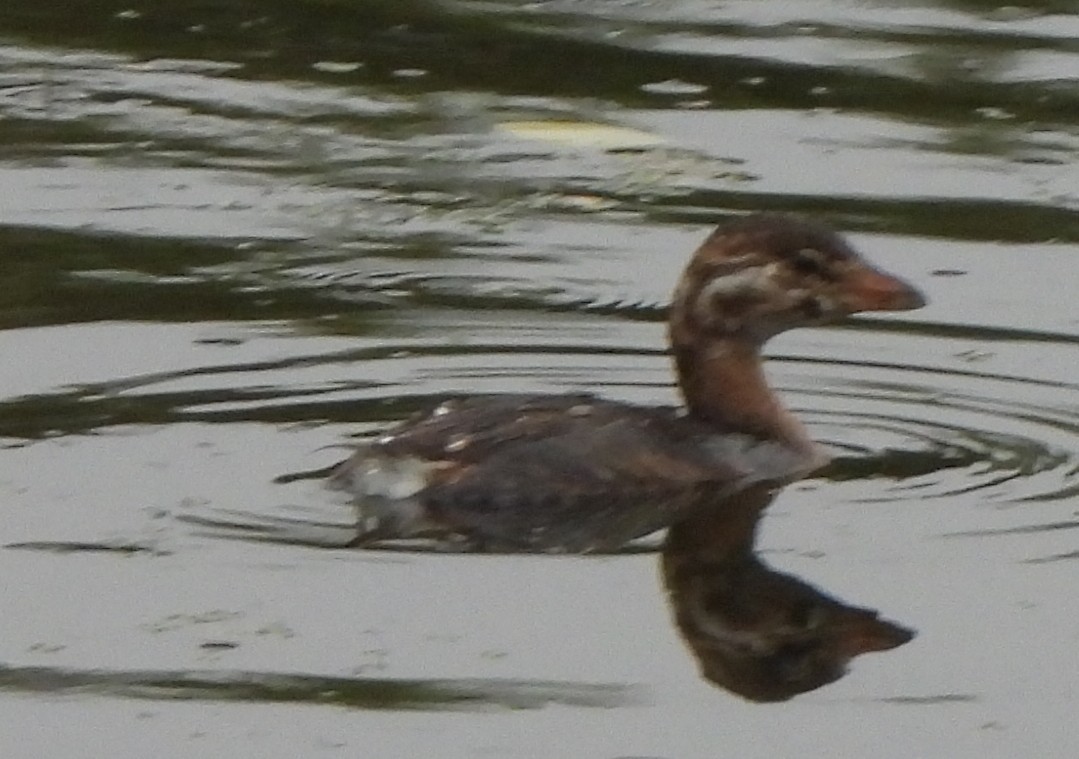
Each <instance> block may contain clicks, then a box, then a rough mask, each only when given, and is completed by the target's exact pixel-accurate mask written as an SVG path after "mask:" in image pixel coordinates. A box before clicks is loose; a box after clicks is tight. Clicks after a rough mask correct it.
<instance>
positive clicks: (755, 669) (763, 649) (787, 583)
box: [661, 486, 914, 701]
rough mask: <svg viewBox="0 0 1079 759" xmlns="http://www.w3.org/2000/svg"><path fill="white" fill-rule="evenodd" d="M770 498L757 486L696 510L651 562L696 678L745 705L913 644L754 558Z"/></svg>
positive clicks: (870, 614)
mask: <svg viewBox="0 0 1079 759" xmlns="http://www.w3.org/2000/svg"><path fill="white" fill-rule="evenodd" d="M773 497H774V492H773V491H771V490H769V489H768V488H766V487H763V486H762V487H760V488H756V489H751V490H748V491H746V492H744V493H743V494H741V496H739V497H737V498H731V499H730V500H729V502H728V503H727V504H725V506H724V508H722V509H704V510H701V511H700V512H699V513H697V514H695V515H693V516H691V517H689V518H687V519H686V520H684V521H682V522H679V523H678V524H676V525H674V526H672V527H671V528H670V530H669V531H668V533H667V538H666V541H665V542H664V545H663V552H662V557H661V567H662V574H663V582H664V584H665V585H666V588H667V597H668V599H669V601H670V604H671V607H672V612H673V616H674V622H675V625H676V626H677V627H678V630H679V632H680V633H681V635H682V637H683V639H684V640H685V642H686V643H687V645H688V646H689V648H690V651H692V653H693V655H694V657H695V658H696V659H697V663H698V665H699V668H700V673H701V675H702V676H703V677H704V678H705V679H707V680H709V681H710V682H712V683H714V684H716V685H718V686H720V687H721V688H725V689H726V690H728V691H731V692H732V693H735V694H737V695H739V696H742V697H743V698H746V699H748V700H750V701H785V700H787V699H789V698H791V697H793V696H796V695H798V694H799V693H805V692H806V691H811V690H814V689H816V688H820V687H821V686H823V685H827V684H829V683H832V682H835V681H836V680H838V679H839V678H841V677H843V675H845V674H846V673H847V665H848V664H849V662H850V661H851V659H853V658H854V657H855V656H858V655H860V654H866V653H871V652H874V651H887V650H890V649H893V648H896V647H898V646H901V645H903V644H904V643H907V642H908V641H910V640H911V639H912V638H913V637H914V631H913V630H910V629H908V628H906V627H902V626H900V625H898V624H895V623H894V622H889V621H887V620H884V619H881V618H880V617H879V616H878V614H877V612H876V611H875V610H873V609H863V608H860V607H858V606H851V605H849V604H846V603H844V602H842V601H840V600H838V599H836V598H833V597H831V596H829V595H827V594H826V593H823V592H821V591H820V590H818V589H816V588H814V587H813V586H812V585H809V584H808V583H805V582H803V581H802V580H800V579H798V578H797V577H793V576H791V575H788V574H784V573H782V572H777V571H775V570H773V569H772V568H771V567H769V566H768V565H767V564H765V563H764V562H762V561H761V560H760V559H759V558H757V556H756V555H755V554H754V552H753V544H754V536H755V534H756V528H757V524H758V522H759V521H760V517H761V515H762V513H763V511H764V509H765V508H766V507H767V506H768V504H769V503H771V501H772V499H773Z"/></svg>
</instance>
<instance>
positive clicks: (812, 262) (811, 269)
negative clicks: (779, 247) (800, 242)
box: [791, 248, 828, 274]
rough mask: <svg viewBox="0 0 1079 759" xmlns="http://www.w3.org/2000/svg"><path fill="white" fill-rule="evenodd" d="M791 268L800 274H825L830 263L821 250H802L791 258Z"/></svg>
mask: <svg viewBox="0 0 1079 759" xmlns="http://www.w3.org/2000/svg"><path fill="white" fill-rule="evenodd" d="M791 266H792V267H793V268H794V270H795V271H796V272H798V273H799V274H823V273H824V272H825V270H826V269H827V268H828V262H827V260H826V259H825V257H824V254H823V253H821V252H820V251H819V250H815V249H814V248H802V249H801V250H799V251H798V252H797V253H795V254H794V256H793V257H792V258H791Z"/></svg>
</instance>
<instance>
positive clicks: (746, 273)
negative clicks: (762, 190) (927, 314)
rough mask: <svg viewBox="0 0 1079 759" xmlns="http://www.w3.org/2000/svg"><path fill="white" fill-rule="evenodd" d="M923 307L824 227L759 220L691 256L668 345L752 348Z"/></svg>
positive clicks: (723, 230) (718, 236) (735, 226)
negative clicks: (865, 315) (783, 336)
mask: <svg viewBox="0 0 1079 759" xmlns="http://www.w3.org/2000/svg"><path fill="white" fill-rule="evenodd" d="M923 305H925V299H924V298H923V297H922V295H921V294H920V293H919V292H918V291H917V290H915V289H914V288H913V287H911V286H910V285H908V284H907V283H906V282H903V281H902V280H900V279H898V278H896V277H893V276H891V275H889V274H885V273H884V272H882V271H880V270H878V269H876V268H874V267H873V266H872V265H870V264H869V263H867V262H866V261H865V260H864V259H863V258H862V257H861V256H860V255H859V254H858V253H857V252H856V251H855V250H854V249H853V248H852V247H851V246H850V245H849V244H848V243H847V242H846V241H845V240H844V239H843V238H842V237H840V236H839V235H838V234H836V233H835V232H833V231H832V230H830V229H828V228H827V227H824V226H822V225H820V224H816V223H813V222H810V221H807V220H804V219H800V218H797V217H791V216H779V215H771V214H759V215H754V216H749V217H746V218H744V219H741V220H739V221H735V222H733V223H731V224H728V225H724V226H722V227H720V228H719V229H717V230H716V231H715V232H713V233H712V235H711V236H710V237H709V238H708V239H707V240H705V241H704V243H703V244H702V245H701V246H700V247H699V248H698V249H697V252H696V253H694V255H693V258H692V259H691V261H690V263H689V265H688V266H687V267H686V270H685V273H684V274H683V276H682V280H681V282H680V283H679V285H678V289H677V291H676V292H675V297H674V303H673V304H672V306H671V317H670V329H671V340H672V342H673V343H674V345H675V346H679V345H683V346H684V345H688V344H694V343H697V344H699V343H700V342H701V341H702V340H703V341H705V342H711V339H714V338H735V339H738V340H741V341H744V342H747V343H750V344H754V345H760V344H762V343H763V342H764V341H766V340H767V339H768V338H770V337H772V336H773V335H776V334H778V333H780V332H783V331H784V330H788V329H792V328H794V327H802V326H811V325H815V324H823V323H826V322H830V321H834V320H835V319H838V318H840V317H843V316H847V315H850V314H853V313H857V312H859V311H903V310H907V309H913V308H919V307H920V306H923Z"/></svg>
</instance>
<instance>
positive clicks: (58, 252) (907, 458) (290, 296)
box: [0, 0, 1079, 757]
mask: <svg viewBox="0 0 1079 759" xmlns="http://www.w3.org/2000/svg"><path fill="white" fill-rule="evenodd" d="M166 5H167V7H165V5H161V4H149V3H147V4H143V5H140V4H137V3H136V4H132V3H131V2H125V3H120V2H109V1H108V0H95V1H94V2H88V3H84V4H82V7H81V10H80V12H79V13H77V14H75V13H72V12H71V11H70V10H69V9H68V6H67V5H66V4H61V3H53V2H49V1H48V0H38V2H35V3H29V2H24V0H9V2H7V3H5V4H4V8H3V9H2V10H0V144H2V145H3V150H2V152H0V351H2V353H3V355H4V356H5V361H4V362H3V365H2V366H0V444H2V446H3V448H2V450H0V503H2V504H3V518H2V519H0V543H2V544H4V545H5V546H10V545H12V544H24V545H23V547H22V548H13V547H7V548H3V549H0V573H2V574H3V576H4V577H5V579H6V581H5V583H4V584H3V590H2V591H0V594H2V595H0V601H2V603H0V605H2V607H3V608H4V610H5V611H4V614H3V622H2V623H0V631H2V635H0V640H2V641H3V642H2V649H0V699H2V700H3V704H4V708H3V710H2V712H3V715H4V716H3V717H0V754H2V755H3V756H4V757H30V756H42V755H64V754H72V753H80V752H83V753H84V752H87V751H89V752H90V753H92V754H93V755H101V756H107V755H108V756H116V757H125V756H132V757H134V756H143V755H146V754H147V753H151V752H152V753H153V754H154V755H155V756H160V757H172V756H175V757H184V756H190V755H191V754H192V752H200V753H202V754H206V755H225V754H226V752H231V753H232V754H235V755H239V756H255V755H258V756H263V757H275V756H281V757H294V756H297V755H305V756H314V755H323V754H327V755H328V754H340V753H341V752H342V751H343V750H344V751H348V752H351V753H356V752H357V751H361V752H364V753H369V754H373V755H378V756H393V757H397V756H400V757H411V756H416V755H420V754H421V753H422V754H438V755H441V756H461V757H466V756H468V757H471V756H483V755H487V756H490V755H498V756H514V757H517V756H519V757H548V756H550V757H556V756H557V757H561V756H567V755H581V756H606V757H618V756H657V757H659V756H663V757H705V756H715V755H716V754H717V753H720V754H731V755H735V754H737V755H742V756H761V757H766V756H767V757H774V756H786V755H792V754H795V753H796V752H797V753H799V754H805V753H806V752H807V751H809V752H810V753H827V754H829V755H833V756H867V755H874V756H895V757H909V756H917V755H927V756H942V755H948V756H978V757H984V756H1001V757H1010V756H1017V755H1029V756H1044V757H1051V756H1060V757H1071V756H1074V755H1075V752H1076V750H1079V733H1077V731H1076V729H1075V728H1074V726H1073V722H1074V720H1073V717H1074V713H1075V711H1076V707H1077V704H1076V691H1077V686H1079V674H1077V673H1079V667H1077V666H1076V662H1077V659H1076V655H1075V650H1076V645H1077V642H1079V602H1077V601H1076V594H1075V593H1074V581H1073V578H1074V567H1075V561H1076V559H1077V557H1079V512H1077V508H1076V503H1077V502H1079V501H1077V500H1076V495H1077V490H1079V453H1077V451H1079V400H1077V399H1079V395H1077V393H1076V390H1077V387H1079V383H1077V381H1076V374H1075V371H1074V368H1075V367H1076V366H1077V365H1079V306H1077V301H1076V298H1075V297H1074V293H1075V292H1076V291H1077V290H1079V263H1077V261H1079V179H1077V176H1076V173H1075V170H1074V166H1075V164H1076V161H1077V159H1079V120H1077V118H1076V114H1077V113H1079V89H1077V88H1076V86H1075V80H1076V79H1077V78H1079V45H1077V44H1076V42H1075V40H1076V39H1079V15H1076V12H1075V9H1074V8H1073V7H1072V4H1071V3H1068V2H1063V1H1062V0H1059V1H1056V2H1054V1H1053V0H1029V1H1027V2H1023V3H1021V4H1019V5H1010V6H1003V5H999V6H998V5H997V4H994V3H985V2H973V1H972V0H966V1H962V0H936V1H932V0H922V1H921V2H913V1H912V0H906V1H904V2H900V3H895V2H890V3H875V2H871V3H866V2H858V3H854V2H842V1H836V0H821V1H820V2H817V1H816V0H813V1H806V2H799V3H794V4H791V3H786V4H782V3H768V4H762V3H759V2H725V3H717V2H696V1H695V0H682V1H680V2H677V3H670V2H663V3H651V2H539V3H520V2H508V1H506V0H491V1H489V2H443V3H433V2H432V3H427V2H374V1H373V0H372V1H370V2H361V1H360V0H354V1H353V2H345V1H343V0H342V1H340V2H314V1H313V0H311V1H309V2H299V3H296V2H293V3H287V4H286V3H267V2H259V3H254V2H245V1H244V0H229V1H228V2H222V3H216V4H212V5H213V7H212V8H211V7H210V6H209V5H207V4H204V3H195V2H174V3H168V4H166ZM751 210H780V211H793V212H802V213H807V214H810V215H812V216H814V217H817V218H820V219H822V220H825V221H827V222H829V223H831V224H833V225H834V226H836V227H838V228H840V229H842V230H844V231H845V232H847V233H848V234H849V235H850V237H851V239H852V240H853V241H854V242H855V244H856V245H857V246H858V247H859V248H860V249H862V250H863V251H864V252H865V253H866V254H867V256H868V257H869V258H871V259H872V260H873V261H875V262H877V263H878V264H880V265H881V266H882V267H884V268H887V269H888V270H891V271H894V272H896V273H898V274H900V275H902V276H904V277H906V278H907V279H909V280H911V281H912V282H914V283H916V284H917V285H918V286H919V287H920V288H921V289H923V290H924V291H925V292H926V294H927V295H928V297H929V300H930V305H929V306H928V307H926V308H925V309H922V310H920V311H917V312H911V313H904V314H899V315H880V316H874V317H866V318H862V319H857V320H853V321H851V322H849V323H847V324H844V325H840V326H838V327H835V328H829V329H816V330H805V331H800V332H795V333H791V334H789V335H785V336H783V337H782V338H781V339H779V340H777V341H775V342H774V343H772V344H770V345H769V349H768V353H769V357H770V364H769V367H770V372H771V376H772V378H773V380H774V382H775V384H776V385H778V386H779V387H780V388H781V389H782V391H783V392H784V395H785V397H786V398H787V399H788V400H789V402H790V404H791V405H792V406H793V407H794V408H795V409H796V410H797V412H798V413H799V415H800V416H802V417H803V418H804V419H805V420H806V421H807V423H808V425H809V427H810V429H811V431H812V432H813V434H814V436H815V437H816V438H818V439H820V440H822V441H824V442H825V443H826V444H827V445H828V446H829V447H830V448H831V449H832V450H833V452H834V453H835V454H836V461H835V463H834V464H833V466H832V467H831V468H829V469H828V470H826V471H825V472H823V473H822V474H821V475H820V476H818V477H816V478H814V479H811V480H809V481H806V482H803V483H799V484H797V485H795V486H793V487H791V488H789V489H788V490H787V491H785V492H784V493H783V494H782V495H781V496H780V497H779V499H778V500H777V501H776V503H775V504H773V505H772V506H771V507H770V509H769V511H768V513H767V516H766V517H765V520H764V523H763V528H762V534H761V537H760V541H759V545H758V548H759V549H760V551H761V555H762V558H764V559H766V560H767V561H768V562H769V563H770V564H772V565H774V566H775V567H777V568H779V569H781V570H783V571H787V572H792V573H795V574H797V575H799V576H801V577H803V578H805V579H806V580H807V581H809V582H812V583H815V584H819V585H820V586H822V587H824V588H827V589H828V590H829V592H832V593H835V594H836V595H838V596H840V597H842V598H846V599H849V600H850V601H851V602H854V603H858V604H863V605H869V606H873V607H875V608H880V609H881V610H882V612H883V613H885V614H886V615H888V616H889V617H890V618H894V619H897V620H900V621H902V622H903V623H904V624H907V625H909V626H911V627H914V628H917V629H918V631H919V637H918V638H917V639H916V640H915V641H913V642H912V643H910V644H908V645H906V646H903V647H902V648H899V649H897V650H895V651H892V652H889V653H887V654H880V655H874V656H867V657H865V658H864V659H859V660H857V661H856V662H855V663H854V667H853V671H852V673H851V674H850V676H848V677H847V678H845V679H844V680H842V681H840V682H838V683H836V684H834V685H831V686H828V687H826V688H823V689H821V690H818V691H814V692H813V693H810V694H807V695H803V696H800V697H798V698H796V699H795V700H793V701H790V702H788V703H786V704H782V705H773V706H760V705H754V704H749V703H745V702H743V701H741V700H739V699H737V698H736V697H734V696H731V695H729V694H727V693H725V692H723V691H721V690H718V689H716V688H714V687H713V686H711V685H709V684H707V683H705V682H704V681H702V680H700V679H699V678H698V677H697V674H696V671H695V668H694V664H693V661H692V660H691V658H690V657H689V655H688V653H687V652H686V650H685V648H684V646H683V645H682V643H681V641H680V640H679V639H678V636H677V634H676V632H675V631H674V629H673V628H672V627H671V625H670V622H669V612H668V610H667V608H666V606H665V602H664V597H663V594H662V590H661V587H660V583H659V581H658V579H657V571H656V566H655V565H656V559H655V556H654V555H651V554H647V553H645V554H626V555H616V556H607V557H584V558H575V557H525V556H445V555H432V554H409V553H387V552H362V551H349V550H343V549H329V548H318V547H312V546H308V545H301V544H300V543H298V542H297V543H291V544H290V543H285V544H266V543H258V542H253V541H249V540H235V539H227V540H222V539H220V538H215V537H213V536H212V535H208V534H204V532H202V531H199V530H197V529H194V528H193V526H192V525H190V524H189V523H186V522H184V521H183V520H182V519H180V518H178V517H183V516H184V515H190V514H201V513H207V512H221V511H228V510H238V511H242V512H246V513H255V514H262V515H266V516H268V517H274V516H282V515H284V516H289V517H292V518H297V519H301V520H307V521H310V522H319V521H322V522H329V523H330V524H331V526H332V525H333V524H334V523H337V524H347V521H348V518H349V515H348V514H347V513H343V512H342V511H341V510H340V507H338V506H336V505H334V504H333V503H332V502H331V501H330V499H329V498H328V497H327V496H326V495H325V494H324V493H320V492H319V491H318V489H317V488H315V487H314V486H313V484H312V483H311V482H309V481H302V480H301V481H295V482H291V483H287V484H275V483H274V480H275V478H277V477H279V476H281V475H283V474H287V473H291V472H297V471H302V470H305V469H316V468H318V467H321V466H325V465H327V464H330V463H332V462H333V461H335V460H336V459H338V458H340V457H341V455H342V449H341V448H340V446H342V445H343V444H347V443H348V442H350V441H351V440H354V439H355V437H356V436H360V437H362V436H364V435H369V434H374V433H375V432H377V431H378V430H380V429H383V428H384V427H385V426H386V425H387V424H390V423H392V421H394V420H396V419H400V418H402V417H403V416H405V415H406V414H407V413H409V412H410V411H412V410H414V409H417V408H420V407H423V406H425V405H426V404H429V403H435V402H438V401H439V400H440V399H442V398H445V397H447V396H448V395H452V394H454V393H459V392H488V391H492V392H503V391H512V392H531V391H536V392H569V391H579V390H590V391H595V392H599V393H602V394H603V395H605V396H608V397H612V398H617V399H622V400H629V401H634V402H640V403H647V404H660V403H670V402H673V401H674V400H675V399H676V396H675V393H674V389H673V387H672V385H671V377H670V372H669V366H668V359H667V357H666V355H665V353H664V349H663V348H664V345H663V340H664V336H663V326H662V319H663V314H664V308H665V306H666V304H667V302H668V299H669V293H670V290H671V287H672V285H673V283H674V281H675V279H676V278H677V276H678V272H679V270H680V268H681V266H682V264H683V263H684V261H685V259H686V257H687V256H688V254H689V252H690V251H691V250H692V249H693V248H694V247H695V246H696V244H697V243H698V242H699V241H700V240H701V239H702V238H703V237H704V236H705V234H707V232H708V230H709V228H710V226H711V225H713V224H715V223H717V222H719V221H721V220H723V219H724V218H727V217H729V216H730V215H733V214H737V213H742V212H745V211H751ZM330 532H331V533H332V532H333V531H332V530H330ZM331 537H332V535H331Z"/></svg>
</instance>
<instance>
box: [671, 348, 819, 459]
mask: <svg viewBox="0 0 1079 759" xmlns="http://www.w3.org/2000/svg"><path fill="white" fill-rule="evenodd" d="M674 363H675V370H676V372H677V375H678V384H679V386H680V388H681V390H682V395H683V397H684V398H685V401H686V406H687V408H688V409H689V412H690V413H691V414H693V415H694V416H696V417H697V418H698V419H703V420H705V421H708V422H711V423H712V424H714V425H716V426H717V427H719V428H721V429H722V430H723V431H725V432H743V433H746V434H748V435H752V436H753V437H756V438H760V439H762V440H775V441H778V442H782V443H784V444H785V445H787V446H790V447H791V448H793V449H795V450H797V451H798V452H800V453H804V454H806V455H811V456H813V457H814V458H821V459H823V458H824V456H823V453H822V452H821V450H820V449H819V447H818V446H817V444H816V443H814V442H813V441H812V440H811V439H810V438H809V434H808V433H807V432H806V429H805V427H803V426H802V423H801V422H800V421H798V419H797V418H796V417H795V416H794V415H793V414H792V413H791V412H790V411H789V410H788V409H787V408H786V406H784V405H783V401H782V400H781V399H780V398H779V396H778V395H776V393H775V391H774V390H772V388H771V387H769V385H768V381H767V378H766V377H765V374H764V364H763V361H762V360H761V352H760V346H758V345H755V344H752V343H749V342H747V341H745V340H740V339H736V338H733V337H723V338H715V339H713V340H710V341H708V342H706V343H704V344H700V345H695V346H678V345H675V346H674Z"/></svg>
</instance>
